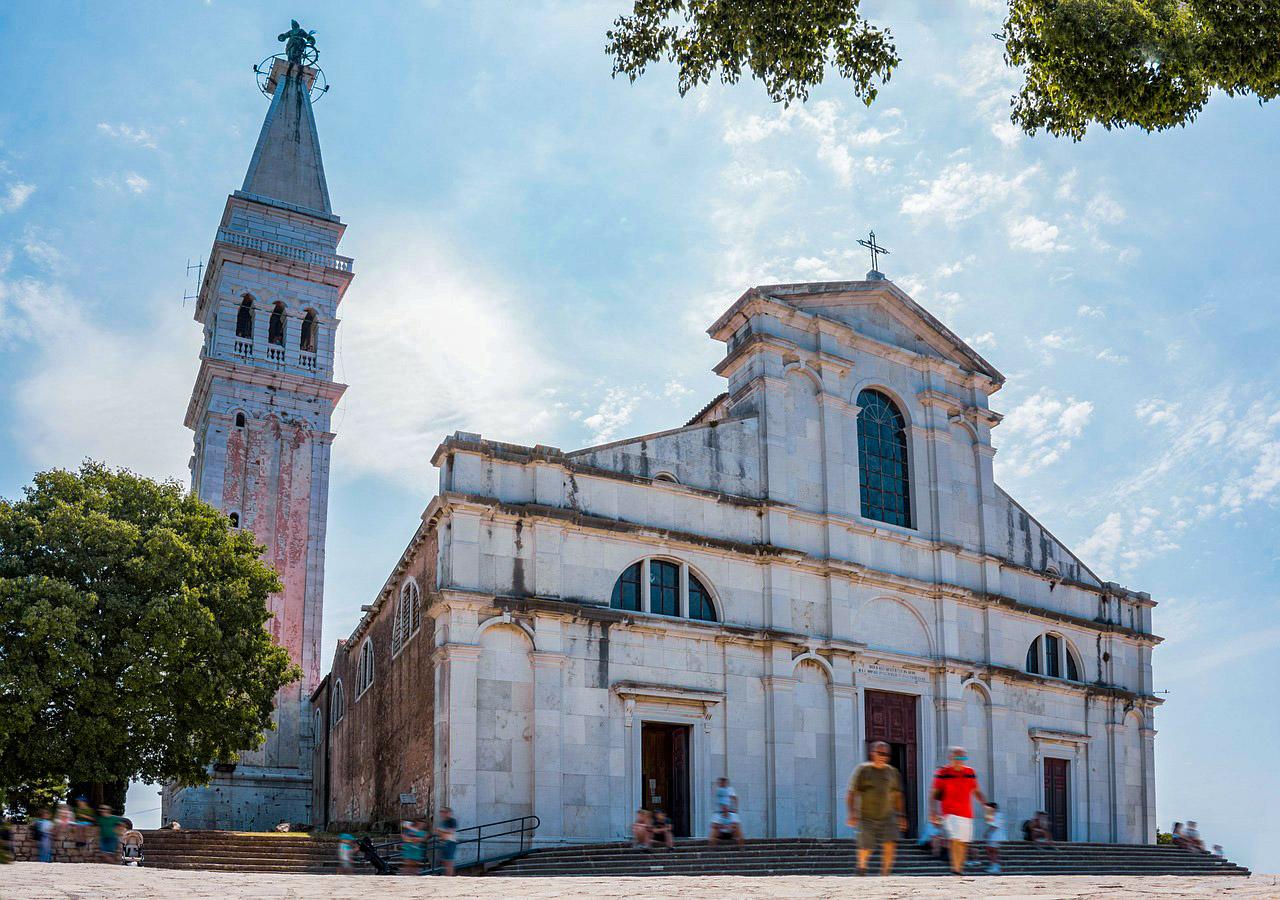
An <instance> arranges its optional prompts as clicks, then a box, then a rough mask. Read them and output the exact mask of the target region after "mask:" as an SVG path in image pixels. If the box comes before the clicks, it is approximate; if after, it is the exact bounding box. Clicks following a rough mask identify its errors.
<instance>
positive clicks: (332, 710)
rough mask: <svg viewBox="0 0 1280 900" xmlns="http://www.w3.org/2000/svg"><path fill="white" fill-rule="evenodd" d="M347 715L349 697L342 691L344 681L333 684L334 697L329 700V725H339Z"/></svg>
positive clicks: (339, 680)
mask: <svg viewBox="0 0 1280 900" xmlns="http://www.w3.org/2000/svg"><path fill="white" fill-rule="evenodd" d="M346 714H347V695H346V694H345V693H344V692H343V690H342V679H341V678H339V679H337V680H336V681H335V682H334V683H333V695H332V696H331V697H330V698H329V725H330V727H332V726H334V725H337V724H338V723H339V722H341V721H342V717H343V716H345V715H346Z"/></svg>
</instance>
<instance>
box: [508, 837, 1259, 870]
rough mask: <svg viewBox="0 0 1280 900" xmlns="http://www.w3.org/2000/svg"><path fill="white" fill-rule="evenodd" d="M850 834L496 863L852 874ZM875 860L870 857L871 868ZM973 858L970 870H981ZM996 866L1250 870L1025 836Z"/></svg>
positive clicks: (594, 848) (909, 853) (603, 850)
mask: <svg viewBox="0 0 1280 900" xmlns="http://www.w3.org/2000/svg"><path fill="white" fill-rule="evenodd" d="M853 850H854V848H853V845H852V842H850V841H847V840H845V841H834V840H832V841H819V840H801V839H797V840H768V839H766V840H759V841H748V842H747V845H746V846H745V847H743V848H741V849H729V848H711V847H709V846H708V845H707V843H706V842H705V841H697V840H684V841H680V842H678V843H677V845H676V847H675V849H673V850H666V849H661V850H657V849H655V850H653V851H649V852H645V851H643V850H637V849H633V848H632V847H631V846H630V845H629V844H627V843H625V842H612V843H608V844H595V845H582V846H577V847H556V848H546V849H542V850H538V851H535V852H534V853H532V854H530V855H528V856H525V857H522V858H520V859H516V860H512V861H511V862H508V863H504V864H501V865H499V866H496V867H494V868H493V869H491V870H490V871H491V873H492V874H495V875H504V876H553V875H556V876H560V875H596V876H599V875H613V876H624V875H630V876H642V875H748V876H750V875H757V876H768V875H852V874H853V873H854V871H855V858H854V852H853ZM877 865H878V860H874V859H873V861H872V868H873V869H874V868H875V867H876V866H877ZM985 868H986V866H985V857H984V859H983V864H981V865H977V864H973V865H971V866H970V868H969V872H970V873H972V874H975V875H977V874H982V873H983V872H984V871H985ZM1001 868H1002V872H1003V873H1004V874H1009V875H1064V874H1081V875H1084V874H1088V875H1151V876H1158V875H1248V874H1249V870H1248V869H1245V868H1243V867H1241V866H1237V865H1235V864H1233V863H1231V862H1228V861H1226V860H1223V859H1220V858H1218V857H1213V856H1208V855H1206V854H1199V853H1192V852H1190V851H1186V850H1178V849H1175V848H1172V847H1158V846H1154V845H1116V844H1059V845H1057V848H1056V849H1046V848H1044V847H1038V846H1034V845H1031V844H1026V843H1022V842H1009V843H1006V844H1003V845H1002V847H1001ZM894 871H895V873H897V874H901V875H945V874H947V871H948V869H947V865H946V864H945V863H944V862H943V861H942V860H938V859H935V858H933V857H931V856H929V855H928V854H927V853H925V852H924V851H922V850H920V849H919V848H917V847H915V846H914V845H903V846H900V847H899V851H898V859H897V863H896V864H895V866H894Z"/></svg>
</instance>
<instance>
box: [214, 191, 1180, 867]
mask: <svg viewBox="0 0 1280 900" xmlns="http://www.w3.org/2000/svg"><path fill="white" fill-rule="evenodd" d="M254 208H256V207H254ZM269 208H270V209H274V208H272V207H269ZM308 215H309V214H308ZM308 221H310V220H308ZM255 289H256V287H255V286H250V285H245V286H244V291H245V292H246V293H249V292H252V291H253V290H255ZM239 291H240V287H239V286H237V287H236V288H235V290H234V291H232V290H228V291H227V292H226V296H227V297H231V296H232V295H233V294H235V295H237V296H238V292H239ZM333 291H334V300H335V302H336V297H337V296H340V293H341V292H340V290H339V289H336V288H335V289H333ZM220 296H221V295H220ZM254 296H255V297H256V296H257V295H256V294H255V295H254ZM317 309H318V310H319V311H320V312H321V314H322V315H323V316H324V317H325V318H324V320H323V321H325V322H326V323H329V322H331V319H329V318H328V317H329V316H330V315H331V312H332V306H331V305H328V306H322V307H317ZM708 334H709V335H710V336H711V338H712V339H713V340H715V341H718V342H720V343H721V344H722V345H723V347H724V357H723V359H721V361H720V362H719V363H718V364H717V365H716V367H715V372H716V374H717V375H719V376H720V377H722V378H724V379H725V381H726V384H725V392H724V393H722V394H720V395H719V396H718V397H716V398H715V399H714V400H712V401H711V402H710V403H708V404H707V405H706V407H705V408H704V409H703V410H702V411H701V412H699V413H698V414H697V415H696V416H694V417H693V418H692V419H691V420H690V421H689V422H688V423H686V424H685V425H683V426H682V427H677V428H672V429H670V430H667V431H660V432H657V433H654V434H647V435H643V436H640V437H635V438H631V439H628V440H622V441H614V442H611V443H608V444H603V445H600V446H595V447H587V448H585V449H581V450H573V451H569V452H566V451H564V450H561V449H559V448H556V447H550V446H543V445H538V446H533V447H526V446H518V445H515V444H510V443H504V442H502V441H499V440H492V439H486V438H484V437H482V436H481V435H479V434H472V433H467V432H456V433H454V434H453V435H452V436H451V437H447V438H445V439H444V441H443V442H442V443H441V444H440V445H439V447H438V448H437V449H436V451H435V454H434V456H433V459H432V461H433V464H434V465H435V467H436V468H437V469H438V470H439V488H438V492H437V493H436V496H435V497H434V499H432V500H431V501H430V503H429V504H428V505H427V507H426V509H425V510H424V512H423V514H422V518H421V521H420V522H419V523H418V525H417V527H416V528H414V529H413V531H412V533H411V534H408V535H407V537H408V543H407V546H406V547H405V550H404V552H403V554H402V555H401V557H400V560H399V563H398V564H397V565H396V566H395V568H394V569H393V571H391V572H390V573H389V574H388V576H387V579H386V582H385V584H384V585H383V587H382V589H381V590H380V591H379V592H378V593H377V595H376V596H375V597H374V598H373V599H372V602H371V603H370V604H369V605H368V606H366V607H365V612H364V615H363V617H362V618H361V619H360V621H359V622H358V623H357V624H356V625H355V628H354V630H352V631H351V633H350V636H349V637H348V638H347V639H346V640H344V641H341V642H340V643H339V644H338V647H337V650H336V652H335V654H334V657H333V662H332V666H331V670H330V672H329V674H328V675H327V676H326V677H325V678H324V679H323V680H322V681H321V682H320V684H319V686H318V687H317V689H316V690H315V692H314V693H313V694H312V696H311V701H312V715H313V724H312V729H313V730H314V733H315V734H316V736H317V737H316V741H315V744H314V757H313V761H312V763H311V768H312V770H313V772H314V776H315V777H314V780H313V798H312V811H313V819H314V821H315V822H316V823H317V824H320V825H328V826H330V827H331V828H332V827H341V826H346V825H350V824H370V823H375V824H376V823H390V822H394V821H396V820H399V819H403V818H406V817H408V816H411V815H416V814H422V815H425V816H433V815H434V814H435V813H436V812H437V811H438V810H439V809H440V808H441V807H444V806H450V807H452V808H453V810H454V811H455V814H456V816H457V818H458V820H459V822H460V823H461V825H462V826H463V827H466V826H471V825H479V824H483V823H489V822H496V821H500V820H506V819H512V818H515V817H519V816H525V815H536V816H537V817H538V819H539V820H540V824H539V828H538V832H537V842H538V843H542V844H545V843H557V842H585V841H599V840H611V839H612V840H616V839H621V838H624V837H626V836H627V835H628V833H629V832H628V828H629V824H630V822H631V821H632V819H633V816H634V813H635V810H636V809H637V808H639V807H647V808H660V809H663V810H664V811H666V812H667V813H668V814H669V815H670V816H671V818H672V819H673V821H674V824H675V829H676V833H677V834H678V835H703V834H705V833H706V829H707V822H708V819H709V817H710V815H711V813H712V808H711V807H712V802H713V797H714V787H713V785H714V780H715V779H716V778H717V777H719V776H722V775H723V776H727V777H728V778H729V779H730V780H731V781H732V783H733V785H734V786H735V788H736V789H737V791H738V795H739V798H740V813H741V817H742V823H743V830H744V832H745V834H746V835H747V836H748V837H766V836H776V837H792V836H806V837H840V836H846V835H848V834H849V829H848V828H847V827H846V825H845V812H844V808H843V806H844V800H843V795H844V788H845V784H846V781H847V779H848V777H849V774H850V772H851V771H852V769H853V768H854V766H855V765H856V764H857V763H858V762H860V761H861V760H863V759H864V758H865V751H866V747H867V745H868V743H869V742H870V741H874V740H883V741H886V742H888V744H889V745H890V747H891V748H892V754H893V763H894V765H896V766H897V767H898V768H899V769H900V770H901V771H902V773H903V775H904V777H905V781H906V786H907V809H908V813H909V817H910V819H911V824H912V829H913V831H914V829H915V828H916V827H917V824H918V823H919V822H920V821H921V818H922V817H923V816H925V815H926V814H927V803H928V796H927V791H928V782H929V776H930V773H931V772H932V770H933V768H934V767H936V766H938V765H940V764H941V763H942V762H943V761H944V759H945V756H946V750H947V748H948V746H949V745H954V744H960V745H963V746H965V747H966V748H968V750H969V754H970V761H971V765H973V767H974V768H975V769H976V770H977V773H978V777H979V779H980V782H981V786H982V789H983V790H984V792H985V793H986V794H987V795H988V796H989V797H991V798H992V799H994V800H996V801H997V802H999V803H1000V805H1001V808H1002V809H1003V810H1004V812H1005V816H1006V821H1007V822H1008V823H1010V825H1011V826H1016V824H1017V823H1019V822H1021V821H1022V820H1023V819H1026V818H1027V817H1029V816H1030V815H1031V814H1032V813H1034V812H1036V811H1037V810H1041V809H1043V810H1046V811H1047V812H1048V813H1049V816H1050V819H1051V822H1052V825H1053V829H1054V831H1055V832H1056V834H1057V836H1058V838H1059V839H1062V840H1072V841H1103V842H1134V843H1146V842H1151V841H1153V840H1154V838H1155V827H1156V823H1155V791H1154V781H1153V779H1154V762H1153V741H1154V735H1155V730H1154V725H1153V713H1154V709H1155V707H1156V706H1157V705H1158V704H1159V702H1160V701H1159V700H1158V699H1157V698H1156V697H1154V696H1153V692H1152V678H1151V652H1152V649H1153V648H1154V646H1155V645H1156V644H1157V643H1159V641H1160V639H1159V638H1158V637H1156V636H1155V635H1153V634H1152V630H1151V611H1152V608H1153V607H1154V605H1155V604H1154V602H1153V601H1152V600H1151V598H1150V596H1149V595H1147V594H1145V593H1139V592H1135V591H1131V590H1128V589H1127V588H1124V587H1122V586H1120V585H1118V584H1115V583H1112V582H1106V581H1103V580H1102V579H1101V578H1099V577H1098V576H1097V575H1095V574H1094V572H1093V571H1092V570H1090V568H1089V567H1088V566H1087V565H1086V563H1085V562H1084V561H1082V560H1081V559H1079V558H1078V557H1077V556H1075V555H1074V554H1073V553H1072V552H1071V551H1070V550H1069V549H1067V548H1066V547H1065V546H1064V545H1063V544H1062V543H1060V542H1059V541H1058V540H1057V539H1056V538H1055V537H1054V536H1053V535H1052V534H1051V533H1050V532H1049V531H1048V530H1047V529H1046V528H1045V527H1044V526H1043V525H1042V524H1041V523H1040V522H1039V521H1037V520H1036V519H1035V518H1033V517H1032V515H1031V514H1030V513H1029V512H1028V511H1027V510H1026V509H1024V508H1023V507H1022V506H1021V505H1020V504H1019V503H1018V502H1017V501H1016V500H1014V499H1013V498H1012V497H1010V496H1009V495H1008V494H1007V493H1005V492H1004V491H1003V490H1002V489H1001V488H1000V486H999V485H997V484H996V482H995V480H994V478H993V472H992V459H993V457H994V455H995V449H994V448H993V446H992V432H993V430H994V429H995V428H996V427H997V426H998V425H999V424H1000V420H1001V416H1000V415H999V413H997V412H994V411H993V410H992V409H991V407H990V402H989V401H990V398H991V396H992V395H993V394H995V393H996V392H997V391H998V390H999V389H1000V388H1001V386H1002V385H1003V384H1004V380H1005V379H1004V376H1003V375H1002V374H1001V373H1000V372H999V371H997V370H996V369H995V368H994V367H993V366H992V365H991V363H989V362H988V361H987V360H985V359H983V358H982V356H980V355H979V354H978V353H977V352H975V351H974V350H973V349H972V348H971V347H969V346H968V345H966V344H965V342H964V341H962V340H961V339H960V338H958V337H957V336H956V335H955V334H954V333H952V332H951V331H950V330H949V329H948V328H947V327H946V326H945V325H944V324H943V323H941V322H939V321H938V320H937V319H935V318H934V317H933V316H932V315H930V314H929V313H928V312H926V311H925V310H924V309H923V308H922V307H921V306H920V305H919V304H917V303H916V302H915V301H913V300H912V299H911V298H910V297H909V296H908V295H907V294H906V293H905V292H904V291H902V290H901V289H900V288H899V287H898V286H896V285H895V284H893V283H892V282H891V281H889V280H886V279H885V278H884V276H883V275H881V274H880V273H878V272H876V271H872V272H870V273H868V276H867V278H866V280H862V281H847V282H829V283H817V284H774V285H762V286H758V287H753V288H751V289H749V290H747V291H746V292H745V293H743V294H742V296H740V297H739V298H738V299H737V300H735V301H733V302H732V303H730V304H729V305H728V308H727V309H726V310H725V311H724V313H723V314H722V315H721V316H720V317H719V318H718V319H717V320H716V321H715V322H714V323H712V325H711V326H710V328H709V329H708ZM255 371H256V370H255ZM325 371H327V370H325ZM299 374H300V375H302V373H299ZM305 377H310V376H309V375H307V376H305ZM326 383H327V382H326ZM326 396H327V395H326ZM252 411H253V414H254V415H255V416H258V415H260V414H261V412H262V411H261V410H259V409H258V408H256V407H255V408H254V409H253V410H252ZM232 414H233V413H232V410H231V401H230V400H228V401H226V403H224V405H223V406H222V407H220V408H219V411H218V415H220V416H222V417H223V418H221V419H219V423H220V427H223V428H225V429H228V430H229V429H231V428H233V427H235V426H234V425H233V424H232V422H231V420H230V418H228V417H229V416H231V415H232ZM322 430H323V429H322V428H320V427H319V423H317V424H316V426H315V430H314V432H311V431H308V432H307V433H308V434H311V433H317V434H318V433H320V432H322ZM220 458H221V457H220ZM206 465H207V463H206ZM219 465H221V463H219Z"/></svg>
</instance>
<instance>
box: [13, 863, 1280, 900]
mask: <svg viewBox="0 0 1280 900" xmlns="http://www.w3.org/2000/svg"><path fill="white" fill-rule="evenodd" d="M374 894H376V895H377V896H379V897H475V898H490V897H491V898H494V900H499V898H501V900H508V898H513V897H538V898H542V897H547V898H550V897H619V898H622V897H625V898H638V897H660V896H672V895H676V894H678V895H680V896H682V897H699V898H702V897H713V898H726V900H727V898H734V900H737V898H741V897H760V898H792V897H805V898H833V900H834V898H837V897H838V898H842V900H843V898H846V897H913V898H914V897H948V898H950V897H999V898H1009V900H1011V898H1015V897H1019V898H1021V897H1035V898H1054V900H1058V898H1063V900H1066V898H1073V900H1074V898H1080V900H1083V898H1092V897H1104V896H1105V897H1107V898H1113V897H1232V898H1235V897H1240V898H1244V897H1268V898H1271V897H1276V896H1280V875H1255V876H1253V877H1252V878H1171V877H1166V878H1126V877H1119V876H1108V877H1100V878H1083V877H1061V878H1038V877H1022V878H1020V877H1008V878H963V879H952V878H887V879H882V878H867V879H855V878H817V877H814V878H732V877H708V878H697V879H691V878H643V879H640V878H609V879H604V878H536V879H535V878H454V879H444V878H417V879H410V878H378V879H374V878H373V877H372V876H357V877H351V878H341V877H339V876H336V875H288V876H283V877H281V876H278V875H251V874H240V873H225V872H176V871H169V870H160V869H125V868H121V867H119V866H100V865H78V866H59V865H52V866H49V865H40V864H39V863H16V864H14V865H12V866H8V867H5V868H4V869H0V900H51V898H58V900H62V898H71V897H74V898H77V900H83V898H93V897H130V898H159V897H164V898H173V897H211V898H217V900H237V898H245V900H248V898H253V900H258V898H276V897H287V898H291V900H292V898H299V900H301V898H312V897H317V898H320V897H323V898H335V900H337V898H347V897H367V896H371V895H374Z"/></svg>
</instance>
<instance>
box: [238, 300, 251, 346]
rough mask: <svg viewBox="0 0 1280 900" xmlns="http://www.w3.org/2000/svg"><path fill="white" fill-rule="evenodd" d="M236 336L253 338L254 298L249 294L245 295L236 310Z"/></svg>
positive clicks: (249, 339) (248, 339)
mask: <svg viewBox="0 0 1280 900" xmlns="http://www.w3.org/2000/svg"><path fill="white" fill-rule="evenodd" d="M236 337H238V338H244V339H245V340H247V341H251V340H253V298H252V297H250V296H249V295H248V294H245V295H244V299H243V300H241V301H240V309H239V310H238V311H237V312H236Z"/></svg>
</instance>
